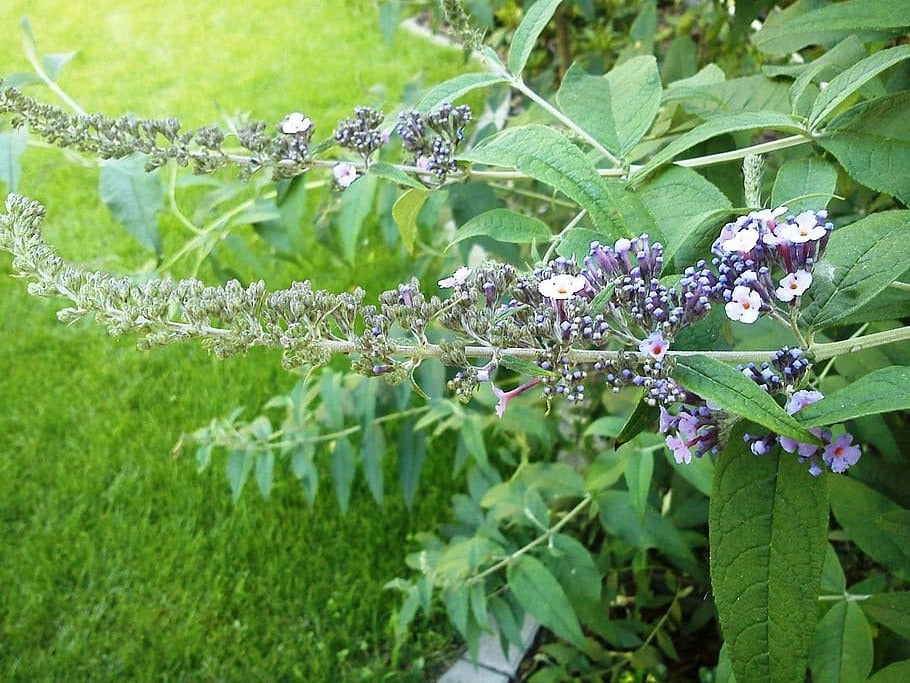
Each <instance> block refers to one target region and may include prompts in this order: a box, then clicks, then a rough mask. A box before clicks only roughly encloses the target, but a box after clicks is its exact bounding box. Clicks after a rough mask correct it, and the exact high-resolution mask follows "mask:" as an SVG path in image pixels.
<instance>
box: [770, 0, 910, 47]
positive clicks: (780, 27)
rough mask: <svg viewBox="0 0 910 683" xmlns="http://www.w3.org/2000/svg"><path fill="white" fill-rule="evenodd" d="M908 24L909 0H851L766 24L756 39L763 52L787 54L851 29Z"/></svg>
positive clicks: (863, 29) (892, 26)
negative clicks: (790, 18) (790, 19)
mask: <svg viewBox="0 0 910 683" xmlns="http://www.w3.org/2000/svg"><path fill="white" fill-rule="evenodd" d="M769 23H770V22H769ZM907 25H910V3H908V2H906V0H850V1H849V2H838V3H834V4H831V5H828V6H826V7H821V8H819V9H817V10H813V11H811V12H806V13H805V14H803V15H801V16H799V17H796V18H795V19H793V20H792V21H786V22H777V23H775V24H774V25H767V26H765V27H764V28H763V29H762V30H761V31H759V32H758V33H757V34H755V37H754V38H753V42H754V43H755V46H756V47H757V48H758V49H759V50H761V51H762V52H768V53H772V54H785V53H789V52H796V51H797V50H799V49H801V48H804V47H806V46H807V45H825V44H828V43H831V42H833V41H834V40H836V39H837V38H839V37H840V36H846V35H849V34H850V33H858V32H859V31H875V30H888V29H897V30H905V27H906V26H907Z"/></svg>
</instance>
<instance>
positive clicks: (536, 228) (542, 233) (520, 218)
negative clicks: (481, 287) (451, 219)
mask: <svg viewBox="0 0 910 683" xmlns="http://www.w3.org/2000/svg"><path fill="white" fill-rule="evenodd" d="M481 235H484V236H487V237H491V238H492V239H494V240H496V241H497V242H511V243H513V244H530V243H531V242H544V243H545V242H548V241H549V240H550V238H551V237H552V234H551V232H550V228H549V226H547V224H546V223H544V222H543V221H541V220H539V219H537V218H533V217H531V216H525V215H524V214H520V213H516V212H514V211H510V210H509V209H493V210H492V211H487V212H485V213H482V214H480V215H479V216H475V217H474V218H472V219H471V220H469V221H468V222H467V223H465V224H464V225H462V226H461V227H460V228H458V230H457V232H456V233H455V237H454V239H453V240H452V244H457V243H458V242H461V241H462V240H466V239H470V238H472V237H479V236H481Z"/></svg>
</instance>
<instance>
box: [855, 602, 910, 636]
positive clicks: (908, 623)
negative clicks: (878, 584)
mask: <svg viewBox="0 0 910 683" xmlns="http://www.w3.org/2000/svg"><path fill="white" fill-rule="evenodd" d="M860 606H861V607H862V608H863V611H864V612H865V613H866V614H868V615H869V616H870V617H872V618H873V619H874V620H875V621H877V622H878V623H880V624H883V625H884V626H887V627H888V628H890V629H891V630H892V631H894V632H895V633H896V634H898V635H899V636H901V637H902V638H906V639H907V640H910V592H907V591H900V592H897V593H876V594H875V595H870V596H869V599H868V600H863V601H862V602H861V603H860Z"/></svg>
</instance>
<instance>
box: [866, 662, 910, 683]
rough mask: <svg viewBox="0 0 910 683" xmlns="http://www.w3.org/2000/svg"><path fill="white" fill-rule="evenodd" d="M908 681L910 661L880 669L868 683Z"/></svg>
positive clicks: (901, 682)
mask: <svg viewBox="0 0 910 683" xmlns="http://www.w3.org/2000/svg"><path fill="white" fill-rule="evenodd" d="M906 680H910V659H905V660H903V661H901V662H895V663H894V664H889V665H888V666H886V667H885V668H884V669H879V670H878V671H876V672H875V675H873V676H872V677H871V678H868V679H867V680H866V683H904V681H906Z"/></svg>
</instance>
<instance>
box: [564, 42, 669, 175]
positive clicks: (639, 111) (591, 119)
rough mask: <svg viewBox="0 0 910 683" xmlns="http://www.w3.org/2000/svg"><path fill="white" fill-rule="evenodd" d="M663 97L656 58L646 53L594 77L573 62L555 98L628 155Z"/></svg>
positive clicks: (580, 121) (601, 139) (605, 141)
mask: <svg viewBox="0 0 910 683" xmlns="http://www.w3.org/2000/svg"><path fill="white" fill-rule="evenodd" d="M613 93H618V94H619V95H620V96H619V97H614V95H613ZM660 96H661V84H660V74H659V73H658V71H657V60H656V59H655V58H654V57H652V56H651V55H646V56H641V57H633V58H632V59H630V60H629V61H627V62H623V63H622V64H620V65H619V66H617V67H615V68H614V69H613V70H611V71H610V72H609V73H607V74H606V75H604V76H591V75H589V74H587V73H585V72H584V70H583V69H582V68H581V67H579V66H577V65H573V66H572V68H570V69H569V71H568V72H567V73H566V76H565V78H564V79H563V82H562V85H561V86H560V88H559V92H558V93H557V94H556V99H557V102H558V103H559V106H560V108H561V109H562V110H563V111H564V112H565V113H566V114H567V115H568V116H569V117H570V118H571V119H572V120H574V121H575V122H576V123H578V124H579V125H580V126H581V127H582V128H583V129H584V130H585V131H587V132H588V133H590V134H591V135H592V136H594V137H595V138H596V139H597V140H598V141H599V142H600V143H602V144H603V145H604V147H606V148H607V149H609V150H610V151H611V152H613V153H614V154H616V155H618V156H620V157H622V158H625V157H626V156H627V155H628V154H629V153H630V152H631V151H632V150H633V148H634V147H635V145H637V144H638V142H639V141H640V140H641V139H642V137H644V135H645V133H647V132H648V130H649V129H650V128H651V124H652V123H653V122H654V118H655V117H656V116H657V112H658V110H659V109H660Z"/></svg>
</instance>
